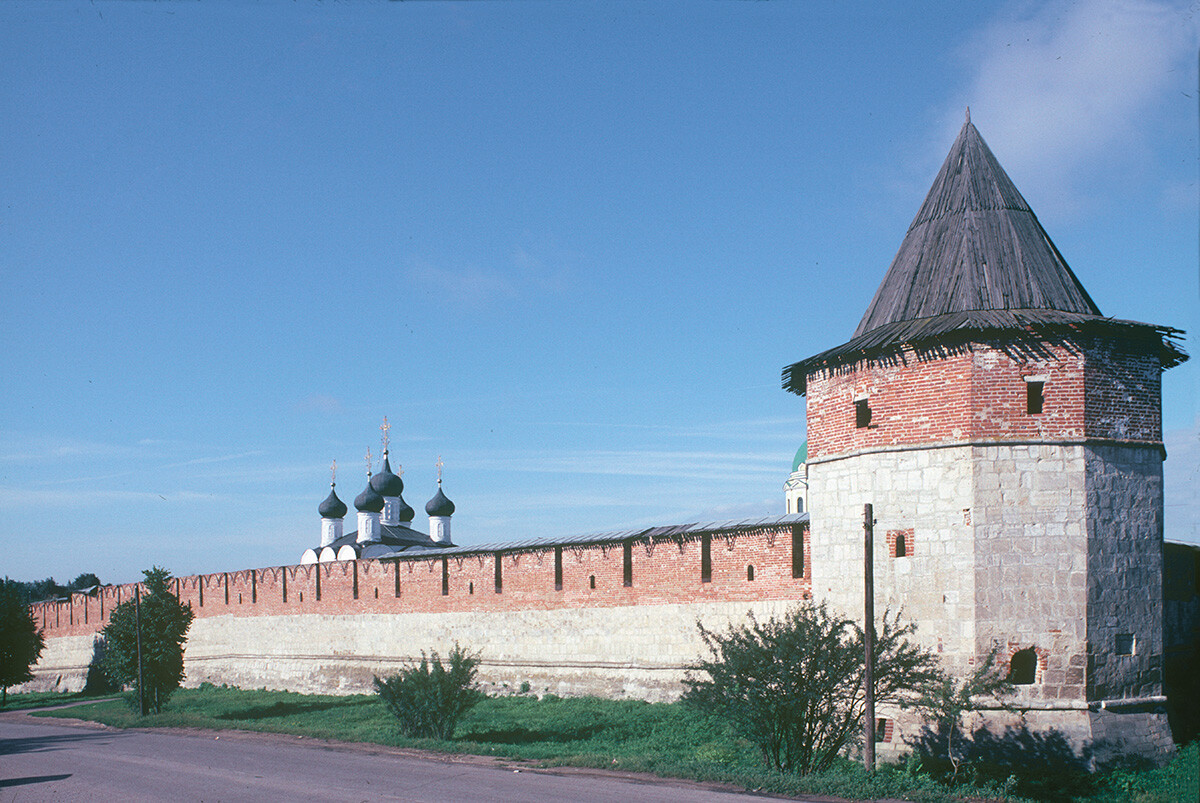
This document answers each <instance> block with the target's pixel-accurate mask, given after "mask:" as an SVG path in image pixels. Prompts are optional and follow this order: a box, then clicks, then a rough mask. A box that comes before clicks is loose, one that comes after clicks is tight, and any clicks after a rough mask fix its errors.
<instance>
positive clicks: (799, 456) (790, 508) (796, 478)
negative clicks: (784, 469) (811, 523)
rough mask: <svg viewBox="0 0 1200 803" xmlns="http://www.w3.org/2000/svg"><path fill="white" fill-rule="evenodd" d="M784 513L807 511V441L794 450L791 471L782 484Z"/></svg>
mask: <svg viewBox="0 0 1200 803" xmlns="http://www.w3.org/2000/svg"><path fill="white" fill-rule="evenodd" d="M783 496H784V503H785V504H786V506H787V509H786V510H785V511H784V512H785V513H805V512H807V511H808V442H807V441H805V442H804V443H802V444H801V445H800V448H799V449H797V450H796V457H795V458H794V459H793V460H792V473H791V474H790V475H788V478H787V482H785V483H784V484H783Z"/></svg>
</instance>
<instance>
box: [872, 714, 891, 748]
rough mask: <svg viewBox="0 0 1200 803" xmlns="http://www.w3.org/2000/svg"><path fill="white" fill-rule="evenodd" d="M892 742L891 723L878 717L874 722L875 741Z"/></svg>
mask: <svg viewBox="0 0 1200 803" xmlns="http://www.w3.org/2000/svg"><path fill="white" fill-rule="evenodd" d="M891 740H892V721H891V720H890V719H884V718H883V717H880V718H879V719H876V720H875V741H876V742H890V741H891Z"/></svg>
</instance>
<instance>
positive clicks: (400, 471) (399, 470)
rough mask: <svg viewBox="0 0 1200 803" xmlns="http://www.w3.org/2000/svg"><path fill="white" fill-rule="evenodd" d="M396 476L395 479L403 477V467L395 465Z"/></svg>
mask: <svg viewBox="0 0 1200 803" xmlns="http://www.w3.org/2000/svg"><path fill="white" fill-rule="evenodd" d="M396 476H397V477H403V476H404V466H402V465H399V464H397V465H396Z"/></svg>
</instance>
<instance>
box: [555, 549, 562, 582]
mask: <svg viewBox="0 0 1200 803" xmlns="http://www.w3.org/2000/svg"><path fill="white" fill-rule="evenodd" d="M554 590H555V591H562V547H560V546H556V547H554Z"/></svg>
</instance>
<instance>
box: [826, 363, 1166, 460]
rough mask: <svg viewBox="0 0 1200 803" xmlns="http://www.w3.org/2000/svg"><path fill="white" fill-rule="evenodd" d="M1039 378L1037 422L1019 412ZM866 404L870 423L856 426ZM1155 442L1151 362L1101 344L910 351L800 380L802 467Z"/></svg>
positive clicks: (1158, 431) (1157, 410) (1157, 388)
mask: <svg viewBox="0 0 1200 803" xmlns="http://www.w3.org/2000/svg"><path fill="white" fill-rule="evenodd" d="M1032 376H1037V377H1044V381H1045V385H1044V403H1043V408H1042V409H1043V412H1042V413H1040V414H1036V415H1031V414H1029V413H1027V411H1026V393H1027V390H1026V377H1032ZM858 398H866V399H867V403H868V405H869V406H870V408H871V423H870V425H869V426H867V427H865V428H860V427H858V426H856V421H855V406H854V402H855V400H856V399H858ZM1083 438H1114V439H1118V440H1136V441H1151V442H1157V441H1159V440H1161V438H1162V424H1161V366H1160V364H1159V362H1158V359H1157V357H1155V356H1153V355H1149V354H1144V353H1140V352H1139V351H1137V350H1136V349H1134V348H1130V347H1125V346H1123V345H1121V344H1119V343H1112V342H1106V341H1095V342H1092V341H1087V342H1081V343H1056V344H1051V343H1034V344H1032V348H1026V350H1025V353H1021V351H1020V344H1017V345H1016V346H1015V347H1014V345H1013V344H1003V343H993V344H973V345H972V346H970V347H960V348H947V349H945V350H943V352H942V353H940V354H937V355H932V356H931V355H919V354H917V353H916V352H914V351H912V350H911V349H910V350H908V351H905V352H904V353H903V354H901V355H899V356H898V357H897V358H896V359H895V360H894V361H890V362H887V363H885V362H880V361H873V362H869V361H863V362H859V363H855V364H850V365H846V366H842V367H840V368H836V369H833V370H826V371H818V372H815V373H813V374H811V375H810V376H809V377H808V456H809V459H810V460H813V459H818V458H821V457H825V456H828V455H834V454H843V453H846V452H854V451H859V450H863V449H871V448H879V447H888V446H898V445H908V444H923V443H944V442H971V441H996V440H1014V441H1040V440H1051V441H1055V440H1079V439H1083Z"/></svg>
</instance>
